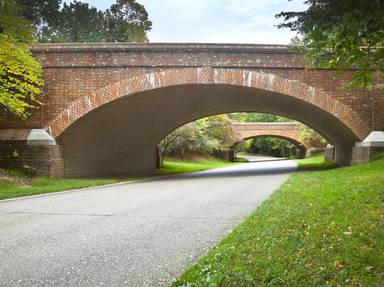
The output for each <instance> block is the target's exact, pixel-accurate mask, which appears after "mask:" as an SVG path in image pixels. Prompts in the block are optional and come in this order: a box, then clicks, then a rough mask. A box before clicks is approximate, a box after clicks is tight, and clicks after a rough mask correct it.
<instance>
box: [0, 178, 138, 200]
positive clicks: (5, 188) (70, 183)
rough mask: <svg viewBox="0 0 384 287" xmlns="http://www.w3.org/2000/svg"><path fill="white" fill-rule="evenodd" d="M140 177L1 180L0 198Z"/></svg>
mask: <svg viewBox="0 0 384 287" xmlns="http://www.w3.org/2000/svg"><path fill="white" fill-rule="evenodd" d="M131 180H139V179H133V178H132V179H125V180H117V179H66V178H45V177H37V178H34V179H32V182H31V183H30V184H28V185H20V184H16V183H11V182H8V181H0V199H7V198H14V197H20V196H27V195H35V194H43V193H49V192H56V191H63V190H70V189H78V188H85V187H92V186H98V185H105V184H111V183H117V182H121V181H131Z"/></svg>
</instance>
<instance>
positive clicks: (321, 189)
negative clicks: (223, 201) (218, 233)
mask: <svg viewBox="0 0 384 287" xmlns="http://www.w3.org/2000/svg"><path fill="white" fill-rule="evenodd" d="M172 286H184V287H186V286H189V287H191V286H209V287H213V286H295V287H296V286H303V287H304V286H305V287H309V286H378V287H379V286H384V156H381V157H380V158H379V159H377V160H375V161H372V162H370V163H367V164H364V165H359V166H353V167H344V168H338V169H332V170H326V171H313V172H298V173H295V174H293V175H292V176H291V177H290V179H289V180H288V181H287V182H286V183H285V184H284V185H283V186H282V187H281V188H280V189H279V190H278V191H277V192H275V193H274V194H273V195H272V196H271V197H270V198H269V199H267V200H266V201H264V202H263V203H262V204H261V205H260V206H259V207H258V208H257V209H256V210H255V212H254V213H253V214H251V215H250V216H249V217H248V218H247V219H246V220H245V221H244V222H243V223H241V224H240V225H239V226H238V227H236V228H235V229H234V231H233V232H231V233H230V234H229V235H228V236H227V237H226V238H224V239H223V240H222V241H221V242H220V243H219V244H218V246H217V247H215V248H214V249H212V250H211V251H209V253H208V254H207V255H206V256H204V257H203V258H201V259H200V260H199V262H198V263H196V264H195V265H193V266H191V267H190V268H189V269H187V270H186V271H185V272H184V273H183V274H182V276H181V277H180V278H179V279H177V280H176V281H174V283H173V284H172Z"/></svg>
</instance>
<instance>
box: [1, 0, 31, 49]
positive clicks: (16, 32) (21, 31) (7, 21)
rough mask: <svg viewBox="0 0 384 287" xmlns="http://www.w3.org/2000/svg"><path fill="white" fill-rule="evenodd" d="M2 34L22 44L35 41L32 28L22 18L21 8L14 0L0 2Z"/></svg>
mask: <svg viewBox="0 0 384 287" xmlns="http://www.w3.org/2000/svg"><path fill="white" fill-rule="evenodd" d="M0 34H1V35H6V36H8V37H9V38H11V39H13V40H16V41H18V42H21V43H30V42H32V40H33V29H32V26H31V25H30V23H29V22H28V21H27V20H25V19H24V18H23V17H22V16H21V10H20V7H19V6H18V5H17V3H16V2H15V1H13V0H2V1H0ZM0 51H2V50H0Z"/></svg>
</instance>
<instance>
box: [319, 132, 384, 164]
mask: <svg viewBox="0 0 384 287" xmlns="http://www.w3.org/2000/svg"><path fill="white" fill-rule="evenodd" d="M336 150H337V147H336V149H335V147H334V146H332V145H328V146H327V148H326V150H325V158H326V159H327V160H329V161H336V162H337V163H339V162H341V161H344V160H345V161H346V162H347V163H348V165H350V164H352V165H355V164H360V163H365V162H368V161H370V160H371V159H373V158H374V157H375V156H377V155H378V154H380V153H384V132H382V131H373V132H371V133H370V134H369V135H368V136H367V137H366V138H365V139H364V140H363V141H362V142H357V143H356V144H355V146H353V147H352V149H350V147H348V148H342V149H341V150H343V153H342V154H339V155H338V154H337V152H336ZM347 151H348V152H349V151H350V152H351V155H349V154H347ZM337 156H339V158H337ZM349 158H350V159H349Z"/></svg>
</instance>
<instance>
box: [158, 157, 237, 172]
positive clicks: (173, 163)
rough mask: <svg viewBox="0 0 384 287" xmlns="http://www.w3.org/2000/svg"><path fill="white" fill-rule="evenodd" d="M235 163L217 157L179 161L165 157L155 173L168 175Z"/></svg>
mask: <svg viewBox="0 0 384 287" xmlns="http://www.w3.org/2000/svg"><path fill="white" fill-rule="evenodd" d="M234 164H237V163H236V162H228V161H224V160H219V159H216V158H215V159H210V160H193V161H181V160H177V159H169V158H167V159H165V160H164V164H163V167H162V168H161V169H159V170H157V171H156V174H157V175H169V174H178V173H185V172H196V171H203V170H208V169H212V168H218V167H225V166H230V165H234Z"/></svg>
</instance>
